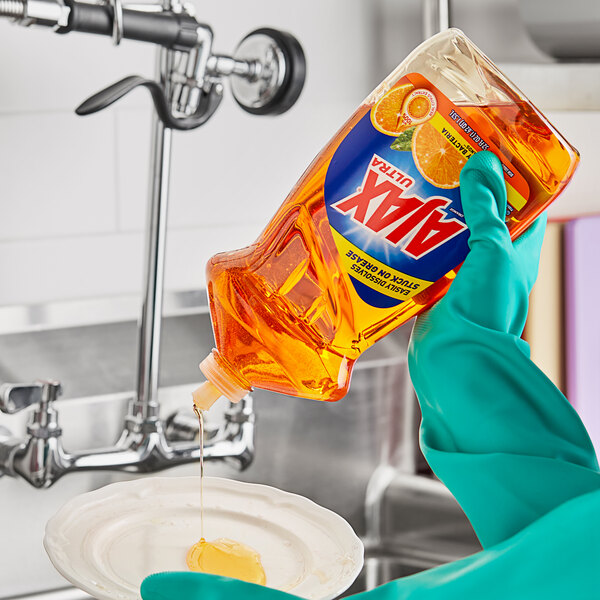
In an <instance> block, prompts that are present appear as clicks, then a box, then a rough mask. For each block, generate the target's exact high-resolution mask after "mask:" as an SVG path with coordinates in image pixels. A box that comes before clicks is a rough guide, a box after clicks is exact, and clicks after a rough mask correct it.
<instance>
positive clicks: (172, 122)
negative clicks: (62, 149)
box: [75, 75, 223, 130]
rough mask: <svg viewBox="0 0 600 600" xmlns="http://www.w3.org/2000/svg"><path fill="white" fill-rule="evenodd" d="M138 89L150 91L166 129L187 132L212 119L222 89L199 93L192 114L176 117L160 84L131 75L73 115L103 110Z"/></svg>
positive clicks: (80, 106) (108, 88)
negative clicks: (198, 99)
mask: <svg viewBox="0 0 600 600" xmlns="http://www.w3.org/2000/svg"><path fill="white" fill-rule="evenodd" d="M139 86H142V87H145V88H146V89H147V90H148V91H149V92H150V95H151V96H152V101H153V102H154V108H155V109H156V112H157V114H158V116H159V118H160V119H161V121H162V122H163V123H164V124H165V126H166V127H169V128H171V129H179V130H188V129H195V128H196V127H200V125H203V124H204V123H206V121H208V119H209V118H210V117H211V116H212V114H213V113H214V112H215V110H216V109H217V107H218V106H219V104H220V103H221V99H222V97H223V90H222V86H220V85H213V86H212V87H211V89H210V91H209V92H202V94H201V97H200V101H199V103H198V106H197V108H196V110H195V112H194V114H192V115H190V116H185V117H175V116H173V114H172V112H171V109H170V107H169V101H168V100H167V96H166V94H165V91H164V88H163V87H162V85H160V84H159V83H158V82H157V81H154V80H153V79H145V78H144V77H140V76H139V75H130V76H129V77H125V78H124V79H121V80H120V81H117V82H116V83H113V84H112V85H109V86H108V87H106V88H104V89H103V90H100V91H99V92H97V93H96V94H94V95H93V96H90V97H89V98H88V99H87V100H85V101H84V102H82V103H81V104H80V105H79V106H78V107H77V108H76V109H75V112H76V113H77V114H78V115H80V116H84V115H90V114H92V113H95V112H98V111H99V110H103V109H104V108H107V107H108V106H110V105H111V104H113V103H114V102H116V101H117V100H120V99H121V98H122V97H123V96H125V95H126V94H128V93H129V92H131V91H133V90H134V89H135V88H137V87H139Z"/></svg>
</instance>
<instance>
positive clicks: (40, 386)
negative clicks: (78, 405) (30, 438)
mask: <svg viewBox="0 0 600 600" xmlns="http://www.w3.org/2000/svg"><path fill="white" fill-rule="evenodd" d="M61 393H62V386H61V385H60V383H59V382H58V381H52V380H48V381H36V382H35V383H3V384H2V385H0V411H2V412H3V413H7V414H9V415H12V414H14V413H17V412H20V411H22V410H23V409H25V408H27V407H28V406H32V405H33V404H39V403H41V402H46V403H49V402H53V401H54V400H56V398H57V397H58V396H59V395H60V394H61Z"/></svg>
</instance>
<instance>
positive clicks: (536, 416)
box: [141, 152, 600, 600]
mask: <svg viewBox="0 0 600 600" xmlns="http://www.w3.org/2000/svg"><path fill="white" fill-rule="evenodd" d="M461 197H462V203H463V210H464V213H465V218H466V221H467V224H468V225H469V229H470V231H471V233H470V237H469V247H470V252H469V255H468V256H467V258H466V260H465V262H464V264H463V266H462V268H461V269H460V271H459V273H458V276H457V277H456V280H455V281H454V282H453V284H452V286H451V288H450V290H449V291H448V293H447V294H446V296H445V297H444V298H442V300H440V302H438V304H436V305H435V306H434V307H433V308H431V309H430V310H429V311H428V312H426V313H424V314H423V315H421V316H420V317H419V318H418V319H417V322H416V325H415V328H414V331H413V335H412V339H411V345H410V349H409V368H410V374H411V379H412V382H413V385H414V387H415V389H416V392H417V396H418V398H419V402H420V405H421V411H422V414H423V421H422V425H421V447H422V449H423V452H424V454H425V457H426V459H427V461H428V462H429V464H430V465H431V467H432V469H433V470H434V472H435V473H436V475H437V476H438V477H439V478H440V479H441V480H442V481H443V482H444V483H445V484H446V486H448V488H449V489H450V491H451V492H452V493H453V494H454V496H455V497H456V499H457V500H458V502H459V503H460V504H461V506H462V508H463V510H464V511H465V513H466V515H467V517H468V518H469V520H470V521H471V523H472V525H473V527H474V529H475V532H476V533H477V535H478V536H479V539H480V541H481V543H482V545H483V547H484V550H483V551H481V552H479V553H477V554H474V555H473V556H470V557H467V558H465V559H462V560H460V561H456V562H454V563H450V564H447V565H443V566H441V567H437V568H435V569H431V570H429V571H425V572H423V573H418V574H416V575H413V576H410V577H405V578H403V579H398V580H396V581H392V582H390V583H388V584H386V585H384V586H381V587H379V588H377V589H375V590H372V591H370V592H364V593H362V594H358V595H356V596H353V598H356V599H357V600H358V599H359V598H360V599H363V598H364V599H368V600H405V599H406V600H408V599H410V600H459V599H460V600H475V599H477V600H507V599H509V598H514V599H518V600H521V599H523V600H525V599H526V600H558V599H560V600H564V598H565V597H568V598H569V600H593V599H597V598H598V597H599V594H600V592H598V589H599V588H598V579H599V576H598V568H599V565H600V519H598V515H599V514H600V473H599V472H598V464H597V461H596V457H595V454H594V451H593V448H592V445H591V442H590V440H589V437H588V435H587V432H586V431H585V428H584V427H583V425H582V423H581V421H580V420H579V417H578V416H577V414H576V413H575V411H574V410H573V409H572V407H571V406H570V404H569V403H568V402H567V400H566V399H565V398H564V396H563V395H562V394H561V393H560V392H559V391H558V390H557V389H556V387H554V385H553V384H552V383H551V382H550V381H549V380H548V378H547V377H546V376H545V375H544V374H543V373H542V372H541V371H540V370H539V369H538V368H537V367H536V366H535V365H534V364H533V363H532V362H531V360H530V359H529V348H528V345H527V344H526V343H525V342H524V341H523V340H521V339H520V335H521V333H522V330H523V326H524V324H525V319H526V316H527V305H528V296H529V292H530V291H531V287H532V286H533V283H534V281H535V277H536V274H537V265H538V260H539V252H540V247H541V241H542V238H543V232H544V226H545V216H542V217H540V218H539V219H538V220H537V222H536V223H535V224H534V225H533V226H532V227H531V228H530V229H529V230H528V231H527V232H526V233H525V234H523V235H522V236H521V237H520V238H519V239H518V240H517V241H516V242H515V243H514V244H513V243H512V242H511V240H510V237H509V234H508V230H507V229H506V226H505V224H504V219H503V215H504V214H505V210H506V187H505V184H504V178H503V175H502V168H501V165H500V162H499V161H498V159H497V158H496V157H495V156H494V155H493V154H491V153H489V152H479V153H477V154H476V155H475V156H473V157H472V158H471V159H470V160H469V161H468V163H467V165H466V166H465V168H464V169H463V171H462V173H461ZM141 593H142V597H143V598H144V600H176V599H177V600H179V599H181V600H225V599H230V598H248V599H252V600H285V599H286V598H295V596H291V595H290V594H285V593H283V592H278V591H276V590H271V589H269V588H264V587H262V586H256V585H253V584H248V583H244V582H241V581H236V580H232V579H226V578H223V577H215V576H211V575H203V574H198V573H164V574H157V575H152V576H150V577H149V578H147V579H146V580H145V581H144V582H143V584H142V588H141Z"/></svg>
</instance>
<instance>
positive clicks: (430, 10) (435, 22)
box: [423, 0, 450, 39]
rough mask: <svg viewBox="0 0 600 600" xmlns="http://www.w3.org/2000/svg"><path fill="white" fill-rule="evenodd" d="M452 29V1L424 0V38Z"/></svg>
mask: <svg viewBox="0 0 600 600" xmlns="http://www.w3.org/2000/svg"><path fill="white" fill-rule="evenodd" d="M449 27H450V0H423V37H424V39H427V38H430V37H431V36H432V35H435V34H436V33H439V32H440V31H444V30H445V29H448V28H449Z"/></svg>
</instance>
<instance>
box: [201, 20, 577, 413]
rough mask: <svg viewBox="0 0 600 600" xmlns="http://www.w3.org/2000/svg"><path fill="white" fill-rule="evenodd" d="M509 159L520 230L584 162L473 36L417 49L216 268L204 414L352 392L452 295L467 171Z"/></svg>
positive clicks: (448, 35)
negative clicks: (263, 393) (369, 355)
mask: <svg viewBox="0 0 600 600" xmlns="http://www.w3.org/2000/svg"><path fill="white" fill-rule="evenodd" d="M481 150H490V151H492V152H494V153H495V154H496V155H497V156H498V158H499V159H500V160H501V161H502V165H503V168H504V174H505V179H506V187H507V192H508V208H507V214H506V223H507V226H508V228H509V230H510V232H511V235H512V237H513V239H514V238H515V237H517V236H518V235H519V234H520V233H522V232H523V231H524V230H525V229H526V228H527V226H528V225H529V224H530V223H531V222H532V221H533V220H534V219H535V218H536V217H537V216H538V215H539V214H540V213H541V212H542V211H543V210H544V209H545V208H546V207H547V206H548V204H549V203H550V202H552V200H554V199H555V198H556V197H557V196H558V194H560V192H561V191H562V190H563V188H564V187H565V185H566V184H567V182H568V181H569V180H570V178H571V176H572V175H573V172H574V170H575V167H576V165H577V163H578V160H579V156H578V153H577V151H576V150H575V149H574V148H573V147H572V146H571V145H570V144H569V143H568V142H567V141H566V140H565V139H564V138H563V137H562V136H561V135H560V134H559V133H558V132H557V131H556V130H555V129H554V128H553V126H552V125H551V124H550V123H549V122H548V121H547V119H546V118H545V117H544V116H543V115H542V114H541V113H540V112H539V111H538V110H537V109H536V108H535V107H534V106H533V105H532V104H531V103H530V102H529V101H528V100H527V99H526V98H525V97H524V96H523V94H522V93H521V92H520V91H519V90H518V89H517V88H516V87H515V86H514V85H513V84H511V83H510V82H509V81H508V80H507V79H506V77H505V76H504V75H503V74H502V73H501V72H500V71H499V70H498V69H497V68H496V66H495V65H494V64H493V63H492V62H491V61H490V60H489V59H488V58H487V57H486V56H485V55H484V54H483V53H482V52H481V51H480V50H479V49H478V48H476V47H475V46H474V45H473V43H472V42H471V41H470V40H469V39H467V38H466V37H465V35H464V34H463V33H462V32H461V31H459V30H457V29H449V30H447V31H444V32H442V33H440V34H438V35H436V36H434V37H432V38H431V39H429V40H427V41H426V42H424V43H423V44H421V45H420V46H419V47H418V48H417V49H416V50H414V51H413V52H412V53H411V54H410V55H409V56H408V57H407V58H406V59H405V60H404V61H403V62H402V63H401V64H400V66H398V68H397V69H396V70H395V71H394V72H393V73H392V74H391V75H390V76H389V77H387V79H385V81H383V83H382V84H381V85H380V86H379V87H377V89H375V90H374V91H373V92H372V93H371V94H370V95H369V96H368V98H367V99H366V100H365V101H364V102H363V104H362V105H361V106H360V107H359V108H358V110H357V111H356V112H355V113H354V114H353V115H352V116H351V117H350V119H349V120H348V121H347V122H346V123H345V124H344V126H343V127H342V128H341V129H340V131H339V132H338V133H337V134H336V135H335V136H334V137H333V138H332V140H331V141H330V142H329V143H328V145H327V146H326V147H325V148H324V149H323V150H322V152H321V153H320V154H319V155H318V156H317V157H316V158H315V160H314V161H313V163H312V164H311V165H310V166H309V168H308V169H307V171H306V172H305V173H304V175H303V176H302V178H301V179H300V181H299V182H298V183H297V184H296V186H295V188H294V189H293V190H292V192H291V193H290V195H289V196H288V197H287V199H286V200H285V202H284V203H283V205H282V206H281V208H280V209H279V211H278V212H277V213H276V215H275V216H274V217H273V219H272V220H271V222H270V223H269V224H268V225H267V227H266V229H265V230H264V231H263V232H262V234H261V235H260V237H259V238H258V240H257V241H256V242H255V243H254V244H252V245H251V246H248V247H247V248H244V249H242V250H238V251H235V252H226V253H222V254H217V255H216V256H214V257H213V258H211V259H210V261H209V263H208V266H207V279H208V293H209V298H210V307H211V315H212V323H213V329H214V334H215V339H216V346H217V349H216V350H213V352H212V354H211V355H209V356H208V357H207V358H206V359H205V360H204V361H203V362H202V363H201V366H200V368H201V370H202V371H203V373H204V375H205V376H206V378H207V380H208V381H207V382H206V383H205V384H203V385H202V386H201V387H200V388H199V389H198V390H197V391H196V392H195V394H194V400H195V402H196V404H197V405H198V407H199V408H202V409H206V408H208V407H209V406H210V405H211V404H212V403H213V402H214V401H215V400H216V398H217V397H219V396H220V395H225V396H226V397H228V398H229V399H230V400H232V401H237V400H239V399H240V398H241V397H243V396H244V395H245V394H246V393H247V391H249V390H250V389H251V388H253V387H258V388H264V389H268V390H272V391H276V392H281V393H283V394H290V395H293V396H302V397H305V398H313V399H317V400H329V401H333V400H339V399H340V398H342V397H343V396H344V395H345V394H346V392H347V391H348V386H349V383H350V375H351V372H352V367H353V365H354V362H355V361H356V359H357V358H358V357H359V355H360V354H361V353H362V352H363V351H364V350H365V349H366V348H368V347H369V346H371V345H372V344H373V343H375V342H376V341H377V340H379V339H380V338H381V337H383V336H384V335H386V334H387V333H389V332H390V331H392V330H393V329H395V328H396V327H398V326H399V325H402V324H403V323H404V322H406V321H407V320H408V319H410V318H411V317H414V316H415V315H417V314H418V313H419V312H421V311H422V310H423V309H425V308H427V307H428V306H430V305H431V304H433V303H434V302H435V301H436V300H438V299H439V298H440V297H441V296H443V294H444V293H445V292H446V291H447V289H448V287H449V286H450V283H451V282H452V279H453V278H454V276H455V274H456V269H457V267H458V266H459V265H460V264H461V263H462V261H463V260H464V258H465V256H466V254H467V252H468V246H467V239H468V237H469V231H468V228H467V225H466V224H465V220H464V216H463V212H462V207H461V202H460V190H459V174H460V171H461V169H462V167H463V166H464V165H465V163H466V162H467V160H468V158H469V157H470V156H471V155H472V154H473V153H475V152H479V151H481Z"/></svg>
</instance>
